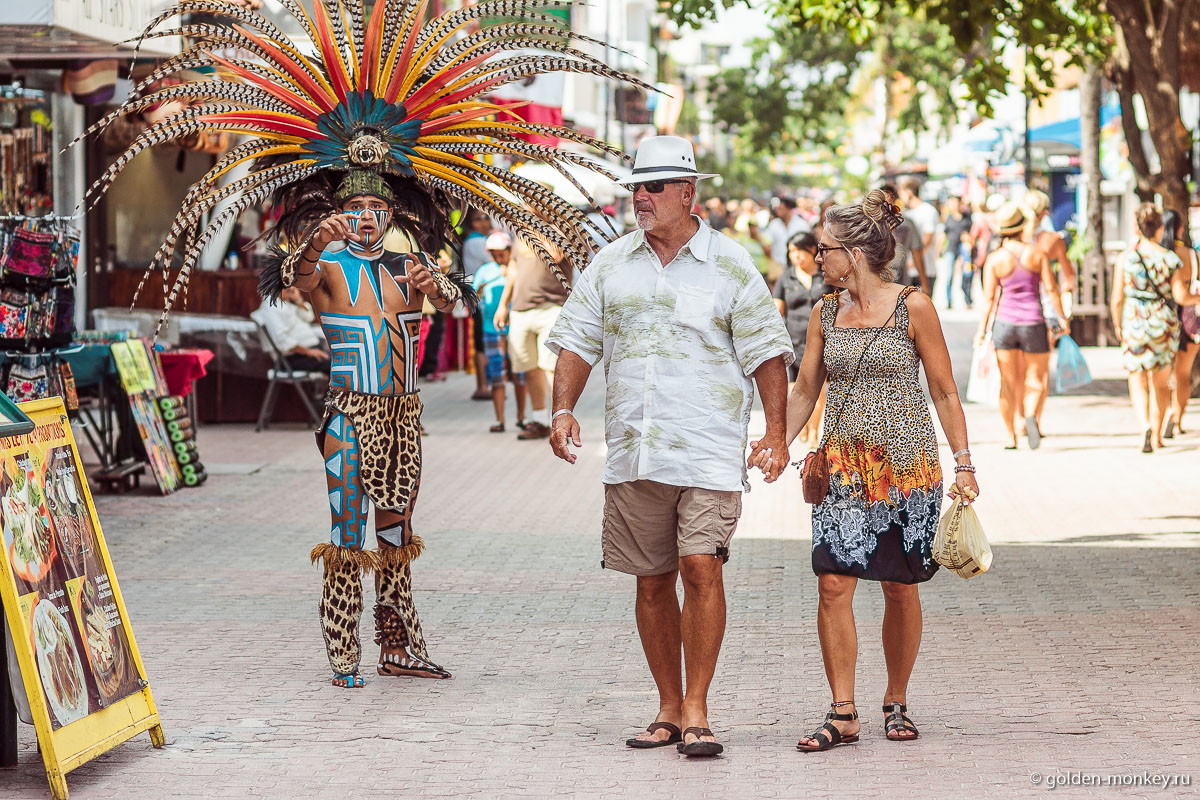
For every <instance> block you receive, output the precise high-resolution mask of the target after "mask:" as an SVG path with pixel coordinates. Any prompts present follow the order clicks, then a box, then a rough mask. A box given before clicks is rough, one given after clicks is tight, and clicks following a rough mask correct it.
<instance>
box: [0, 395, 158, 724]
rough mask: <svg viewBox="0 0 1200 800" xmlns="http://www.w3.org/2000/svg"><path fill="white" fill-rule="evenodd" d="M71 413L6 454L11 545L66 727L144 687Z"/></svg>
mask: <svg viewBox="0 0 1200 800" xmlns="http://www.w3.org/2000/svg"><path fill="white" fill-rule="evenodd" d="M63 420H64V421H55V422H50V423H49V424H45V423H43V424H40V425H39V426H38V427H37V428H35V429H34V431H33V433H32V434H30V435H29V436H26V437H19V438H21V439H24V440H26V441H28V443H29V446H28V448H27V449H24V450H23V451H22V450H21V449H13V448H7V447H6V448H4V452H3V456H0V469H2V471H3V472H2V474H0V510H2V516H3V529H4V547H5V551H6V554H7V555H8V560H9V563H10V564H11V565H12V571H13V576H14V579H15V581H14V582H15V584H16V587H17V597H18V603H19V606H20V610H21V615H22V617H23V618H24V619H25V620H26V621H27V624H28V634H29V637H30V640H31V642H32V644H33V650H34V653H35V655H36V659H37V667H38V674H39V676H40V677H41V682H42V687H43V689H44V690H45V693H46V700H47V702H48V704H49V706H50V712H51V722H52V724H53V726H54V727H55V728H56V729H57V728H59V727H62V726H63V725H67V724H70V723H71V722H74V721H75V720H77V719H80V718H82V717H84V716H86V715H87V714H89V713H91V712H93V711H96V710H99V709H101V708H104V707H105V706H108V705H110V704H111V703H112V702H113V701H115V700H119V699H121V698H122V697H125V696H127V695H129V694H131V693H132V692H135V691H137V690H138V689H139V688H140V683H139V677H138V675H137V670H136V668H135V667H134V663H133V658H132V655H131V654H130V652H129V643H128V641H127V640H126V637H125V633H124V630H123V628H122V625H121V614H120V611H119V610H118V609H117V605H116V603H115V601H114V599H113V593H112V588H111V585H110V579H109V576H108V573H107V571H106V570H105V569H104V566H103V564H102V563H101V561H100V560H99V558H98V555H97V548H96V534H95V529H94V527H93V525H92V521H91V516H90V514H89V513H88V508H87V503H86V502H85V500H84V492H83V487H82V486H81V485H80V475H79V471H78V469H77V467H76V464H75V458H74V454H73V453H72V451H71V448H70V446H69V445H68V444H67V443H66V441H65V436H66V434H65V430H64V429H65V426H66V422H65V416H64V417H63Z"/></svg>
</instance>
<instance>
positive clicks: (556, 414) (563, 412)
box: [550, 408, 575, 422]
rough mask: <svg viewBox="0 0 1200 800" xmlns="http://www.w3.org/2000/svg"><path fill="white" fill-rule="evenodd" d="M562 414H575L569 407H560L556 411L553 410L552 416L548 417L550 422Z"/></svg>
mask: <svg viewBox="0 0 1200 800" xmlns="http://www.w3.org/2000/svg"><path fill="white" fill-rule="evenodd" d="M563 414H570V415H571V416H575V412H574V411H572V410H571V409H569V408H560V409H559V410H558V411H555V412H554V416H552V417H550V422H554V420H556V419H558V418H559V417H561V416H562V415H563Z"/></svg>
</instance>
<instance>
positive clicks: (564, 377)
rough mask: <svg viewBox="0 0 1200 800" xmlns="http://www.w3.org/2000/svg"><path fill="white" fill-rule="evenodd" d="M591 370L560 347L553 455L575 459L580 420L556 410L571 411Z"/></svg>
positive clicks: (555, 387) (556, 381) (570, 462)
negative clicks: (572, 445)
mask: <svg viewBox="0 0 1200 800" xmlns="http://www.w3.org/2000/svg"><path fill="white" fill-rule="evenodd" d="M591 374H592V365H591V364H589V363H587V362H586V361H584V360H583V358H582V357H581V356H579V355H578V354H577V353H573V352H571V351H570V350H562V351H560V352H559V354H558V363H557V365H556V366H555V368H554V399H553V402H552V406H553V408H554V418H553V419H552V420H551V422H550V447H551V449H553V450H554V455H556V456H558V457H559V458H561V459H562V460H563V461H566V462H567V463H568V464H574V463H575V458H576V456H575V454H574V453H572V452H571V451H570V448H568V447H567V444H568V442H569V443H571V444H574V445H575V446H576V447H579V446H580V445H581V444H583V440H582V439H581V438H580V435H579V420H577V419H575V414H573V413H566V414H559V413H558V412H559V411H567V412H572V411H574V409H575V404H576V403H578V402H579V396H580V395H581V394H583V387H584V386H586V385H587V380H588V376H589V375H591ZM786 388H787V375H786V373H785V375H784V390H785V391H786Z"/></svg>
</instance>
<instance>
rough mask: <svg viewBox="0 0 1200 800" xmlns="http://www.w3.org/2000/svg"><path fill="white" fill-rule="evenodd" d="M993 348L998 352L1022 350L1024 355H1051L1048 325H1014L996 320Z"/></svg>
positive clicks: (993, 328) (993, 327)
mask: <svg viewBox="0 0 1200 800" xmlns="http://www.w3.org/2000/svg"><path fill="white" fill-rule="evenodd" d="M992 346H993V347H995V348H996V349H997V350H1020V351H1021V352H1022V353H1049V352H1050V334H1049V331H1048V330H1046V323H1044V322H1038V323H1035V324H1033V325H1014V324H1013V323H1011V322H1002V321H1001V320H996V324H995V325H993V326H992Z"/></svg>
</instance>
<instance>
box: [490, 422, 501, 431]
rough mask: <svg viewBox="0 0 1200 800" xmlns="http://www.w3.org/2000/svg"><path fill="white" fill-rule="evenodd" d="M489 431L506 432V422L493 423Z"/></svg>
mask: <svg viewBox="0 0 1200 800" xmlns="http://www.w3.org/2000/svg"><path fill="white" fill-rule="evenodd" d="M488 431H489V432H491V433H504V423H503V422H497V423H496V424H495V425H493V426H492V427H490V428H488Z"/></svg>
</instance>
